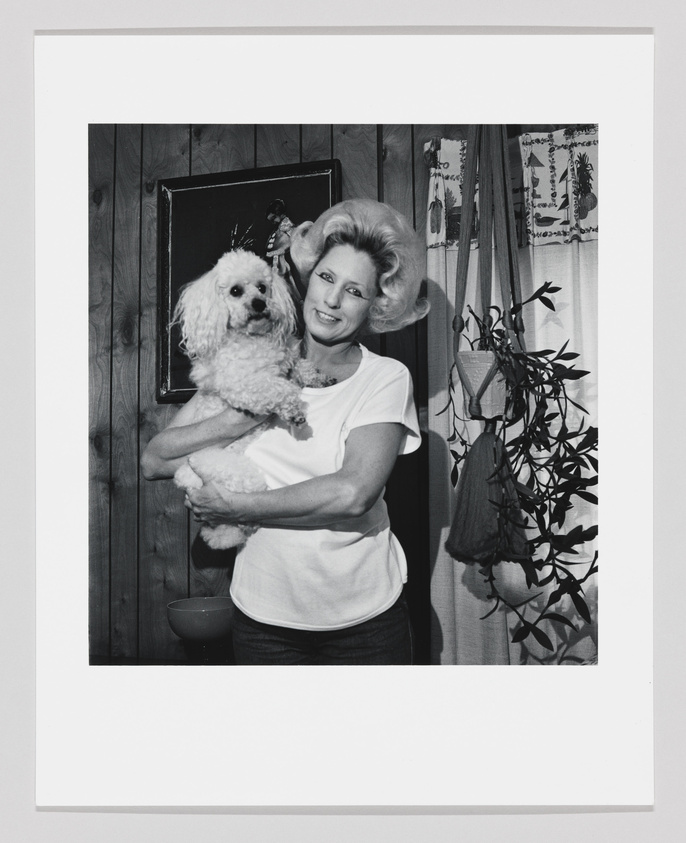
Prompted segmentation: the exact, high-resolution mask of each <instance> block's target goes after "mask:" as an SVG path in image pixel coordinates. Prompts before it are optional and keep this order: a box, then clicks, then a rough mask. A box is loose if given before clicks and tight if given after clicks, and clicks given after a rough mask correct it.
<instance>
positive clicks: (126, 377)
mask: <svg viewBox="0 0 686 843" xmlns="http://www.w3.org/2000/svg"><path fill="white" fill-rule="evenodd" d="M652 47H653V43H652V39H651V38H650V37H649V36H648V35H645V34H638V33H636V34H632V35H620V34H618V35H616V36H609V35H608V36H602V35H595V34H593V33H579V34H577V35H571V34H569V35H568V34H565V33H560V34H555V33H551V34H545V33H540V34H536V33H534V34H524V33H522V34H520V35H516V36H514V35H513V36H512V37H508V36H505V35H504V34H499V33H494V34H488V33H484V34H483V35H471V34H466V33H459V32H445V33H438V32H436V33H433V32H432V33H429V32H425V33H422V32H419V33H414V32H394V33H390V32H389V33H385V32H384V33H382V32H376V31H370V32H364V33H363V32H359V33H343V32H340V33H339V32H331V33H324V32H322V33H319V32H314V31H312V32H310V31H307V32H303V33H299V32H287V33H276V32H273V33H272V32H264V33H263V32H235V33H234V32H233V31H232V32H223V33H212V34H210V33H206V32H202V33H194V34H182V33H173V32H169V33H163V34H159V35H158V34H154V33H137V34H129V35H127V34H123V33H111V34H103V35H95V34H90V35H88V34H83V35H81V34H68V33H67V34H61V35H59V37H57V36H56V35H50V34H40V35H37V36H36V39H35V80H36V81H35V113H36V135H35V144H36V151H35V184H36V219H35V224H36V297H35V305H36V310H35V320H36V322H35V324H36V443H37V451H36V466H37V471H36V490H37V494H36V512H37V520H36V523H37V530H36V685H37V695H36V700H37V703H36V730H35V731H36V795H35V802H36V805H37V806H38V809H39V810H41V811H50V810H53V809H59V810H62V809H69V806H74V805H78V806H81V808H83V809H84V810H91V811H103V810H108V809H114V810H115V811H124V812H126V811H127V810H138V811H147V810H152V811H158V812H162V813H164V812H165V811H166V810H171V811H176V812H178V813H183V812H186V811H188V812H190V813H192V812H194V811H196V810H206V811H213V810H219V811H221V812H224V813H232V812H233V813H235V812H239V813H240V812H241V811H252V812H256V813H258V812H260V811H263V810H275V811H277V810H286V811H291V812H293V811H295V812H297V811H298V810H300V809H301V808H302V806H310V808H313V809H318V810H320V811H324V812H326V811H336V810H338V809H341V810H342V809H344V808H345V807H346V806H357V807H358V808H361V809H362V808H364V809H366V810H368V811H373V810H375V809H377V808H378V807H379V806H385V808H383V810H387V811H391V812H393V811H401V812H402V811H413V810H421V809H422V808H427V809H430V808H431V807H432V806H448V808H447V809H448V810H451V811H453V810H458V811H466V810H470V809H474V810H477V811H481V810H484V811H488V810H490V811H497V810H501V811H503V810H505V809H506V808H507V809H508V810H510V809H511V810H512V811H517V810H520V811H526V810H528V808H529V807H531V806H539V807H541V806H543V807H545V808H546V809H547V810H550V811H555V810H559V808H560V806H566V807H567V808H569V809H572V810H585V808H584V806H586V808H588V806H595V807H596V808H598V809H601V808H602V806H607V805H615V806H618V805H624V806H629V807H631V808H632V809H635V810H640V806H645V805H650V804H651V801H652V798H653V778H652V776H653V759H652V753H653V728H652V727H653V719H652V716H653V712H652V684H651V669H652V653H651V647H652V637H651V636H652V626H651V623H652V621H651V618H652V615H651V612H652V602H651V600H652V593H651V587H652V579H651V574H652V555H651V544H650V542H651V522H650V518H649V516H648V513H649V509H650V506H649V501H650V494H651V476H650V465H651V463H650V453H649V452H650V448H649V447H648V444H647V443H648V442H649V440H650V435H651V422H652V419H651V414H650V406H649V402H648V403H646V401H644V400H640V396H639V387H641V388H642V389H643V390H644V397H645V396H647V395H649V393H650V387H651V371H650V366H651V356H650V353H649V342H650V318H649V317H650V299H649V296H650V290H651V284H652V264H651V259H652V253H651V248H652V240H651V236H652V235H651V232H650V230H649V229H650V226H649V225H648V221H649V220H650V219H651V218H652V217H651V215H652V208H651V207H650V203H649V201H648V200H649V193H650V180H651V170H650V164H651V162H652V160H653V157H652V156H653V151H652V147H651V144H650V136H649V131H650V126H651V114H652V111H651V108H652V93H651V92H652V88H651V85H652V76H651V68H652V59H653V52H652ZM599 50H600V51H602V54H603V56H605V57H606V58H607V59H608V60H609V59H610V58H611V59H612V61H611V62H610V63H609V64H608V67H610V66H611V68H612V72H610V71H609V70H608V69H607V67H605V65H603V67H602V68H600V67H598V68H595V69H594V70H593V74H592V80H591V79H588V80H585V81H584V84H572V85H570V84H568V82H569V79H568V75H567V76H566V75H565V74H566V73H567V69H568V68H569V62H568V61H567V57H569V56H571V55H572V54H573V55H574V56H578V55H580V54H581V53H580V51H581V52H583V53H584V54H585V55H591V54H597V53H598V51H599ZM379 56H386V57H387V61H386V62H385V63H384V72H383V73H381V75H378V58H379ZM486 56H488V57H489V61H488V62H487V63H484V62H483V59H484V58H485V57H486ZM533 56H536V57H537V58H536V59H535V61H536V63H537V64H536V66H537V67H538V66H541V67H542V65H541V64H540V63H541V61H542V60H543V59H542V57H543V56H545V57H548V58H550V57H551V56H558V57H561V58H560V59H559V60H558V61H557V62H556V63H555V65H554V66H555V68H556V69H557V70H559V72H560V75H559V77H555V78H553V76H551V75H547V76H541V77H540V78H538V79H537V80H536V81H535V84H534V83H533V82H532V83H531V85H530V88H531V90H530V91H529V93H530V96H528V97H525V96H521V97H520V96H515V95H514V93H515V91H514V89H515V88H516V87H517V84H516V82H517V80H518V79H519V77H515V75H514V72H513V70H514V68H520V67H526V66H527V64H528V62H529V58H528V57H533ZM169 57H175V59H176V60H174V61H169ZM400 57H402V60H400ZM458 58H459V62H458ZM531 61H534V59H533V58H531ZM458 64H459V66H460V67H462V68H463V71H464V74H465V75H464V79H465V80H467V82H468V84H464V85H462V86H458V87H457V88H456V87H455V84H454V82H455V78H456V77H455V73H456V72H457V67H458ZM277 67H278V73H277V70H276V69H277ZM551 67H552V65H551ZM84 68H89V69H90V71H91V72H84ZM468 68H479V70H478V72H476V71H475V75H474V77H473V78H472V76H471V75H470V73H471V71H468ZM313 69H316V72H313ZM278 74H281V79H280V80H279V78H278ZM619 75H621V78H622V79H623V80H624V81H623V84H622V85H621V86H618V85H617V84H616V82H617V78H618V77H619ZM162 77H164V83H163V84H162ZM377 78H378V81H379V88H378V90H377V92H376V94H374V95H372V89H371V83H372V81H373V79H377ZM279 81H282V82H283V84H282V85H279V84H278V82H279ZM527 85H529V81H527ZM525 87H526V86H525ZM562 88H564V93H562ZM629 125H631V126H634V125H636V126H639V127H644V128H645V131H643V130H642V129H641V130H636V131H633V130H632V131H628V128H627V127H628V126H629ZM639 197H640V200H641V201H640V205H641V219H640V223H639V224H637V225H633V224H632V225H628V224H627V221H626V220H627V215H628V213H629V209H630V208H631V207H633V205H635V203H636V200H637V198H639ZM632 203H633V205H632ZM644 222H645V223H646V224H645V226H644ZM629 244H631V248H630V249H629V248H628V246H629ZM66 290H68V291H69V295H65V291H66ZM632 329H637V330H639V332H641V331H642V333H641V336H640V343H639V344H641V343H642V345H641V347H640V348H637V349H636V353H634V351H633V347H632V350H629V349H628V345H627V342H628V337H629V335H630V332H631V330H632ZM620 352H621V353H620ZM57 359H59V361H60V366H59V367H57V366H56V365H55V361H56V360H57ZM67 372H68V378H67V380H66V381H65V373H67ZM629 404H631V406H632V415H631V421H630V422H629V421H628V415H627V407H628V406H629ZM644 444H645V447H644ZM600 465H602V471H600ZM634 512H636V513H639V515H638V517H636V518H634V516H633V513H634ZM629 515H631V518H629ZM630 522H631V530H627V525H628V524H629V523H630ZM293 667H295V668H298V669H295V670H293V669H290V668H293ZM628 735H630V739H627V736H628ZM470 806H471V808H470ZM276 836H277V837H278V836H279V835H278V834H277V835H276ZM324 836H325V837H326V835H324ZM363 836H364V835H363ZM419 836H420V837H421V834H420V835H419ZM401 839H402V837H401Z"/></svg>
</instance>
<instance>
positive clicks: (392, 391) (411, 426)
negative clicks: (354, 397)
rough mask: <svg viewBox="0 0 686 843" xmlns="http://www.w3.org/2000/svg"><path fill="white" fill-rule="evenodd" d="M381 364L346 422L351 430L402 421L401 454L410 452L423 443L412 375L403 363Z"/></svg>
mask: <svg viewBox="0 0 686 843" xmlns="http://www.w3.org/2000/svg"><path fill="white" fill-rule="evenodd" d="M384 362H385V363H386V364H388V365H385V366H384V365H379V367H378V370H377V371H375V372H374V377H373V379H372V380H371V381H370V383H369V386H368V388H367V389H365V390H364V393H363V394H362V396H361V397H360V400H359V401H358V403H357V405H356V407H355V409H354V411H353V412H352V413H351V414H350V416H349V417H348V421H347V425H346V426H347V428H348V430H353V429H354V428H356V427H363V426H364V425H367V424H379V423H383V422H395V423H398V424H402V425H403V427H404V428H405V435H404V436H403V439H402V442H401V443H400V451H399V453H401V454H410V453H412V452H413V451H416V450H417V449H418V448H419V446H420V445H421V435H420V432H419V421H418V419H417V409H416V407H415V404H414V393H413V388H412V377H411V376H410V373H409V371H408V370H407V368H406V367H405V366H403V364H402V363H399V362H398V361H395V360H393V361H390V360H388V359H387V358H386V359H385V360H384Z"/></svg>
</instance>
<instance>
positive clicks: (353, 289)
mask: <svg viewBox="0 0 686 843" xmlns="http://www.w3.org/2000/svg"><path fill="white" fill-rule="evenodd" d="M348 292H349V293H350V294H351V295H353V296H356V297H357V298H360V299H361V298H362V293H361V292H360V291H359V290H358V289H357V287H348Z"/></svg>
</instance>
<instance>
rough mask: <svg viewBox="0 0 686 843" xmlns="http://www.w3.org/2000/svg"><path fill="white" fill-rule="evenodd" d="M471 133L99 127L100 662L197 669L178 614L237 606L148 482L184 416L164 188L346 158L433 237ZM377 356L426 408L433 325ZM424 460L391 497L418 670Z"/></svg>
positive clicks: (423, 652)
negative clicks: (430, 205) (431, 192)
mask: <svg viewBox="0 0 686 843" xmlns="http://www.w3.org/2000/svg"><path fill="white" fill-rule="evenodd" d="M465 129H466V127H463V126H411V125H393V126H390V125H384V126H376V125H257V126H253V125H216V126H208V125H197V126H196V125H142V126H141V125H116V126H114V125H93V126H91V127H90V137H89V141H90V143H89V196H88V203H89V220H90V227H89V242H90V298H89V305H90V312H89V320H90V399H91V400H90V443H89V444H90V520H89V536H90V653H91V659H92V660H93V661H99V662H114V663H117V662H133V663H146V662H152V663H155V662H168V663H173V662H183V661H185V659H186V655H185V652H184V649H183V646H182V644H181V641H180V640H179V639H178V638H176V636H175V635H174V634H173V633H172V631H171V629H170V628H169V625H168V623H167V617H166V607H167V604H168V603H169V602H170V601H171V600H175V599H178V598H181V597H186V596H197V595H209V594H226V593H227V591H228V586H229V581H230V570H231V568H230V564H228V562H227V561H226V559H223V560H216V559H215V560H210V562H209V563H207V562H205V563H202V564H201V563H200V562H198V561H197V560H195V561H194V559H193V558H192V557H191V552H190V549H191V545H192V541H193V538H194V532H193V528H192V527H191V523H190V522H189V519H188V513H187V511H186V510H185V509H184V507H183V505H182V496H181V495H180V493H179V492H178V490H177V489H175V488H174V486H173V484H172V483H171V481H158V482H146V481H145V480H143V479H142V477H141V475H140V471H139V457H140V453H141V451H142V449H143V448H144V447H145V445H146V444H147V442H148V441H149V440H150V438H151V437H152V436H153V435H155V433H156V432H158V431H159V430H161V429H162V428H163V427H165V426H166V425H167V424H168V422H169V421H170V420H171V418H172V417H173V414H174V413H175V412H176V411H177V408H176V407H175V406H173V405H162V404H157V403H156V401H155V397H154V395H155V372H156V352H155V349H156V332H157V326H156V306H157V302H156V296H157V267H156V244H157V182H158V180H159V179H162V178H171V177H176V176H189V175H198V174H201V173H212V172H223V171H228V170H237V169H246V168H251V167H265V166H271V165H276V164H290V163H297V162H300V161H316V160H322V159H328V158H338V159H339V160H340V161H341V166H342V173H343V198H348V197H357V196H369V197H372V198H374V199H380V200H382V201H385V202H388V203H389V204H391V205H393V206H394V207H395V208H397V209H398V210H399V211H401V212H402V213H404V214H405V215H406V216H407V217H408V218H409V219H410V220H411V221H412V222H413V223H414V225H415V228H416V229H417V230H418V231H420V232H423V231H424V226H425V221H426V210H425V209H426V191H427V185H428V170H427V167H426V163H425V161H424V156H423V147H424V144H425V142H426V141H427V140H429V139H430V138H431V137H434V136H441V137H452V138H461V137H464V136H465V134H466V132H465ZM370 347H372V348H373V350H375V351H378V352H380V353H382V354H387V355H389V356H392V357H395V358H397V359H399V360H402V361H403V362H404V363H405V364H406V365H407V366H408V367H409V369H410V371H411V372H412V375H413V377H414V381H415V392H416V397H417V403H418V405H419V406H420V409H421V407H425V406H426V403H427V360H426V343H425V328H424V326H423V324H422V323H420V324H419V325H416V326H412V327H410V328H408V329H405V330H403V331H400V332H397V333H394V334H388V335H385V336H382V337H378V338H376V339H375V340H374V342H373V344H370ZM427 484H428V472H427V460H426V447H424V448H422V449H421V450H420V451H419V452H418V453H417V454H414V455H411V456H407V457H403V458H402V459H400V460H399V461H398V465H397V467H396V470H395V472H394V474H393V476H392V478H391V481H390V482H389V485H388V491H387V500H388V504H389V509H390V513H391V520H392V524H393V529H394V531H395V532H396V533H397V535H398V536H399V538H400V540H401V542H402V544H403V546H404V547H405V550H406V553H407V555H408V562H409V566H410V585H409V599H410V607H411V612H412V616H413V621H414V627H415V634H416V653H417V661H418V662H421V663H428V661H429V653H428V641H429V613H430V606H429V570H428V567H429V566H428V537H427V530H428V527H427V522H428V513H427V494H426V489H427Z"/></svg>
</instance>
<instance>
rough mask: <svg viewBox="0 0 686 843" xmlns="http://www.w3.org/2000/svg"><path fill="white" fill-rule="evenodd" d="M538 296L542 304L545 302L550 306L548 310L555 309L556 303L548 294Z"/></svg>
mask: <svg viewBox="0 0 686 843" xmlns="http://www.w3.org/2000/svg"><path fill="white" fill-rule="evenodd" d="M538 298H539V301H540V302H541V304H544V305H545V306H546V307H547V308H548V310H555V305H554V304H553V303H552V302H551V301H550V299H549V298H548V297H547V296H539V297H538Z"/></svg>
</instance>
